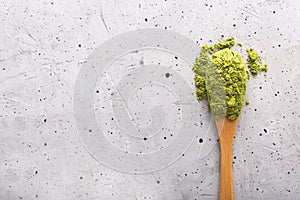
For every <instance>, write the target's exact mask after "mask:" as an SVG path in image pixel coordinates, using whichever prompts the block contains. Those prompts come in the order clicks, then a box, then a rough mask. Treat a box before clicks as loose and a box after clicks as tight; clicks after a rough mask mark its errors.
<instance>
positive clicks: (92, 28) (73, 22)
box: [0, 0, 300, 200]
mask: <svg viewBox="0 0 300 200" xmlns="http://www.w3.org/2000/svg"><path fill="white" fill-rule="evenodd" d="M0 19H1V21H0V28H1V33H0V64H1V69H0V70H1V71H0V81H1V87H0V91H1V92H0V95H1V96H0V103H1V106H0V109H1V110H0V151H1V154H0V166H1V167H0V199H1V200H2V199H3V200H15V199H26V200H27V199H29V200H32V199H45V200H48V199H49V200H50V199H51V200H58V199H59V200H74V199H76V200H77V199H78V200H79V199H84V200H86V199H88V200H92V199H97V200H98V199H99V200H142V199H151V200H195V199H197V200H199V199H217V194H218V181H219V147H218V143H216V141H215V140H216V138H217V136H216V135H214V136H213V135H212V137H211V138H210V140H209V138H203V139H204V143H200V142H199V139H200V137H201V136H199V135H197V136H196V137H195V142H194V143H193V144H192V145H191V147H190V148H189V149H188V151H187V152H185V154H184V156H182V157H181V158H180V159H179V160H177V161H176V162H175V163H173V164H172V165H170V166H168V167H167V168H165V169H162V170H159V171H156V172H153V173H147V174H138V175H135V174H130V173H124V172H118V171H116V170H113V169H111V168H108V167H106V166H104V165H102V164H101V163H99V162H98V161H97V160H95V159H94V158H93V157H92V156H91V154H89V153H88V152H87V150H86V149H85V147H84V145H83V144H82V142H81V140H80V138H79V136H78V134H77V129H76V121H75V118H74V112H73V108H72V104H73V92H74V85H75V82H76V78H77V75H78V73H79V70H80V68H81V67H82V65H83V63H84V62H85V61H86V60H87V58H88V57H89V55H90V54H91V53H92V52H93V51H94V50H95V48H97V47H98V46H99V45H100V44H101V43H103V42H104V41H106V40H107V39H109V38H111V37H112V36H114V35H117V34H120V33H123V32H125V31H130V30H135V29H139V28H160V29H167V30H172V31H175V32H178V33H180V34H182V35H185V36H186V37H188V38H190V39H191V40H193V41H195V42H197V43H198V44H199V45H202V44H205V43H208V42H209V41H210V40H212V41H213V42H216V41H217V40H218V39H219V38H220V35H225V36H231V35H234V36H235V37H236V39H237V40H238V41H241V42H243V43H244V45H245V46H250V45H251V46H252V47H255V48H256V49H259V50H262V55H263V58H264V60H266V62H267V63H268V64H269V69H270V70H269V72H268V74H267V76H266V77H264V76H258V77H257V78H255V79H251V80H250V81H249V82H248V90H247V94H246V98H247V99H249V100H250V101H251V104H250V105H249V106H247V107H245V108H244V111H243V113H242V114H241V117H240V121H239V125H238V128H237V132H236V138H235V140H234V150H233V151H234V152H233V156H234V159H233V162H234V163H233V171H234V184H235V197H236V199H285V200H287V199H299V196H300V183H299V180H300V174H299V171H300V156H299V154H300V147H299V129H300V128H299V122H300V106H299V95H300V85H299V79H300V56H299V55H300V40H299V37H300V26H299V25H300V24H299V19H300V4H299V1H292V0H289V1H288V0H286V1H281V0H253V1H251V3H250V2H247V1H229V0H228V1H226V0H214V1H171V0H166V1H137V0H129V1H120V0H114V1H94V0H87V1H83V0H82V1H71V0H62V1H58V0H57V1H33V0H23V1H13V0H11V1H1V2H0ZM151 55H152V57H151ZM135 56H136V57H130V58H128V59H123V60H122V59H119V60H117V62H119V63H118V64H116V66H128V63H127V62H128V61H130V60H131V61H132V62H133V61H135V62H136V64H143V62H145V63H147V62H148V63H151V62H154V61H155V59H154V58H157V56H160V54H158V55H156V54H155V52H150V53H149V52H144V53H142V54H136V55H135ZM141 58H143V59H144V60H143V62H142V63H141ZM166 58H167V56H165V57H164V59H166ZM147 59H148V60H147ZM161 62H165V63H167V64H168V63H169V61H168V60H167V59H166V60H165V61H163V60H162V61H161ZM170 62H171V61H170ZM172 62H174V63H173V64H174V65H176V63H177V64H178V63H179V64H178V65H179V66H186V67H187V65H186V64H185V65H184V64H182V65H180V60H179V61H174V60H173V61H172ZM126 63H127V64H126ZM177 69H178V68H177ZM182 69H186V68H184V67H182ZM179 71H180V70H179ZM182 74H184V76H186V79H187V80H190V81H191V82H189V83H190V84H192V78H193V74H192V73H190V72H188V71H187V72H185V73H182ZM99 84H100V86H101V80H100V82H99ZM102 89H103V88H102ZM104 90H105V88H104V89H103V91H104ZM147 94H149V88H147V87H145V90H143V91H142V92H141V93H140V94H137V95H136V96H134V95H133V97H132V98H133V100H132V101H130V102H131V103H130V102H129V104H130V105H131V104H132V105H131V106H133V108H132V109H137V110H140V111H141V110H143V109H148V108H149V107H145V106H144V107H143V106H141V105H140V104H138V103H137V102H141V101H140V99H143V98H145V95H147ZM164 94H165V96H166V94H167V93H162V96H160V97H159V98H161V99H165V98H167V97H164ZM150 97H151V95H150ZM170 98H171V97H170ZM99 99H100V100H99V102H100V106H101V105H102V104H101V101H104V102H109V101H110V99H104V100H103V98H101V96H99ZM101 99H102V100H101ZM146 99H147V96H146ZM171 99H172V98H171ZM135 103H136V104H135ZM98 104H99V103H98ZM98 104H97V103H95V107H97V106H99V105H98ZM202 104H203V105H205V103H202ZM135 106H136V107H135ZM134 107H135V108H134ZM170 109H172V108H170ZM200 109H201V110H200V111H201V113H202V114H203V119H202V120H201V123H202V124H203V127H204V128H206V129H208V128H209V123H210V116H209V114H208V113H207V112H206V108H205V106H203V107H201V108H200ZM104 113H105V112H104ZM102 115H103V113H102ZM105 116H109V117H110V115H105V114H104V116H103V117H105ZM99 117H100V118H101V113H99ZM147 120H149V119H148V118H147V117H145V115H144V114H141V119H140V123H141V124H146V123H147ZM170 127H173V128H174V130H170V131H171V132H174V135H176V130H177V129H176V127H177V126H176V124H174V126H172V125H170ZM120 134H121V135H122V132H120ZM163 137H164V136H161V137H160V139H158V140H157V145H158V146H159V145H161V146H167V145H168V141H167V142H166V141H165V139H164V138H163ZM109 141H119V140H118V137H113V138H109ZM208 141H210V142H208ZM117 145H118V144H117ZM201 145H206V146H207V147H208V148H207V149H208V152H206V154H203V152H202V151H201V150H203V148H202V147H201ZM142 147H143V146H138V145H136V146H134V149H135V150H136V149H139V148H142ZM155 147H157V146H155ZM145 150H146V151H147V150H149V148H148V149H145ZM150 150H151V148H150Z"/></svg>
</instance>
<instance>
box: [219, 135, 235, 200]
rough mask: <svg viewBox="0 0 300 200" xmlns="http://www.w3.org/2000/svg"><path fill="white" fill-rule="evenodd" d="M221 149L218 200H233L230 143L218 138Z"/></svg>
mask: <svg viewBox="0 0 300 200" xmlns="http://www.w3.org/2000/svg"><path fill="white" fill-rule="evenodd" d="M220 149H221V175H220V193H219V199H220V200H233V199H234V194H233V177H232V143H230V141H229V140H228V141H227V140H223V139H221V138H220Z"/></svg>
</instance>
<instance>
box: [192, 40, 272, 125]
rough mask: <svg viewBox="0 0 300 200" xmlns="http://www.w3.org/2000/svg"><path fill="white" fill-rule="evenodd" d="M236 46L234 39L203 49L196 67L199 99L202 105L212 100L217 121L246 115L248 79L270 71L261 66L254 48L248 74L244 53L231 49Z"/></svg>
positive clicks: (249, 59)
mask: <svg viewBox="0 0 300 200" xmlns="http://www.w3.org/2000/svg"><path fill="white" fill-rule="evenodd" d="M234 45H235V41H234V38H233V37H230V38H227V39H226V40H224V41H221V42H218V43H216V44H214V45H212V46H208V45H204V46H202V49H201V52H200V55H199V56H198V57H197V58H196V61H195V64H194V66H193V71H194V72H195V78H194V80H195V86H196V88H197V90H196V97H197V99H198V100H199V101H201V100H203V99H207V100H208V106H209V110H211V111H212V113H213V115H214V117H215V118H216V119H218V118H222V117H227V118H229V119H231V120H234V119H236V118H237V117H238V116H239V114H240V113H241V111H242V105H243V102H244V97H245V93H246V82H247V77H248V79H249V74H251V75H253V76H256V75H257V74H258V73H259V72H262V71H265V72H266V71H267V70H268V68H267V65H266V64H264V65H262V64H261V57H260V56H259V55H258V53H257V51H255V50H254V49H253V48H250V49H247V50H246V51H247V53H248V58H247V65H248V69H249V71H247V70H246V66H245V63H244V61H243V58H242V56H241V55H240V53H238V52H237V51H234V50H232V49H231V48H232V47H233V46H234ZM238 46H240V47H241V46H242V45H241V43H238ZM247 102H248V104H249V101H248V100H247Z"/></svg>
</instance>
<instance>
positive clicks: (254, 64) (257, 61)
mask: <svg viewBox="0 0 300 200" xmlns="http://www.w3.org/2000/svg"><path fill="white" fill-rule="evenodd" d="M246 51H247V54H248V57H247V65H248V68H249V71H250V73H251V74H252V75H253V76H256V75H257V74H258V72H261V71H264V72H267V71H268V66H267V64H264V65H262V61H261V56H259V55H258V52H257V51H255V50H254V49H253V48H250V49H246Z"/></svg>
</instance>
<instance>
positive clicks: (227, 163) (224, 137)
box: [215, 118, 238, 200]
mask: <svg viewBox="0 0 300 200" xmlns="http://www.w3.org/2000/svg"><path fill="white" fill-rule="evenodd" d="M215 121H216V125H217V128H218V133H219V141H220V150H221V175H220V192H219V200H233V199H234V192H233V177H232V143H233V137H234V132H235V129H236V125H237V122H238V118H236V119H235V120H230V119H228V118H221V119H216V120H215Z"/></svg>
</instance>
